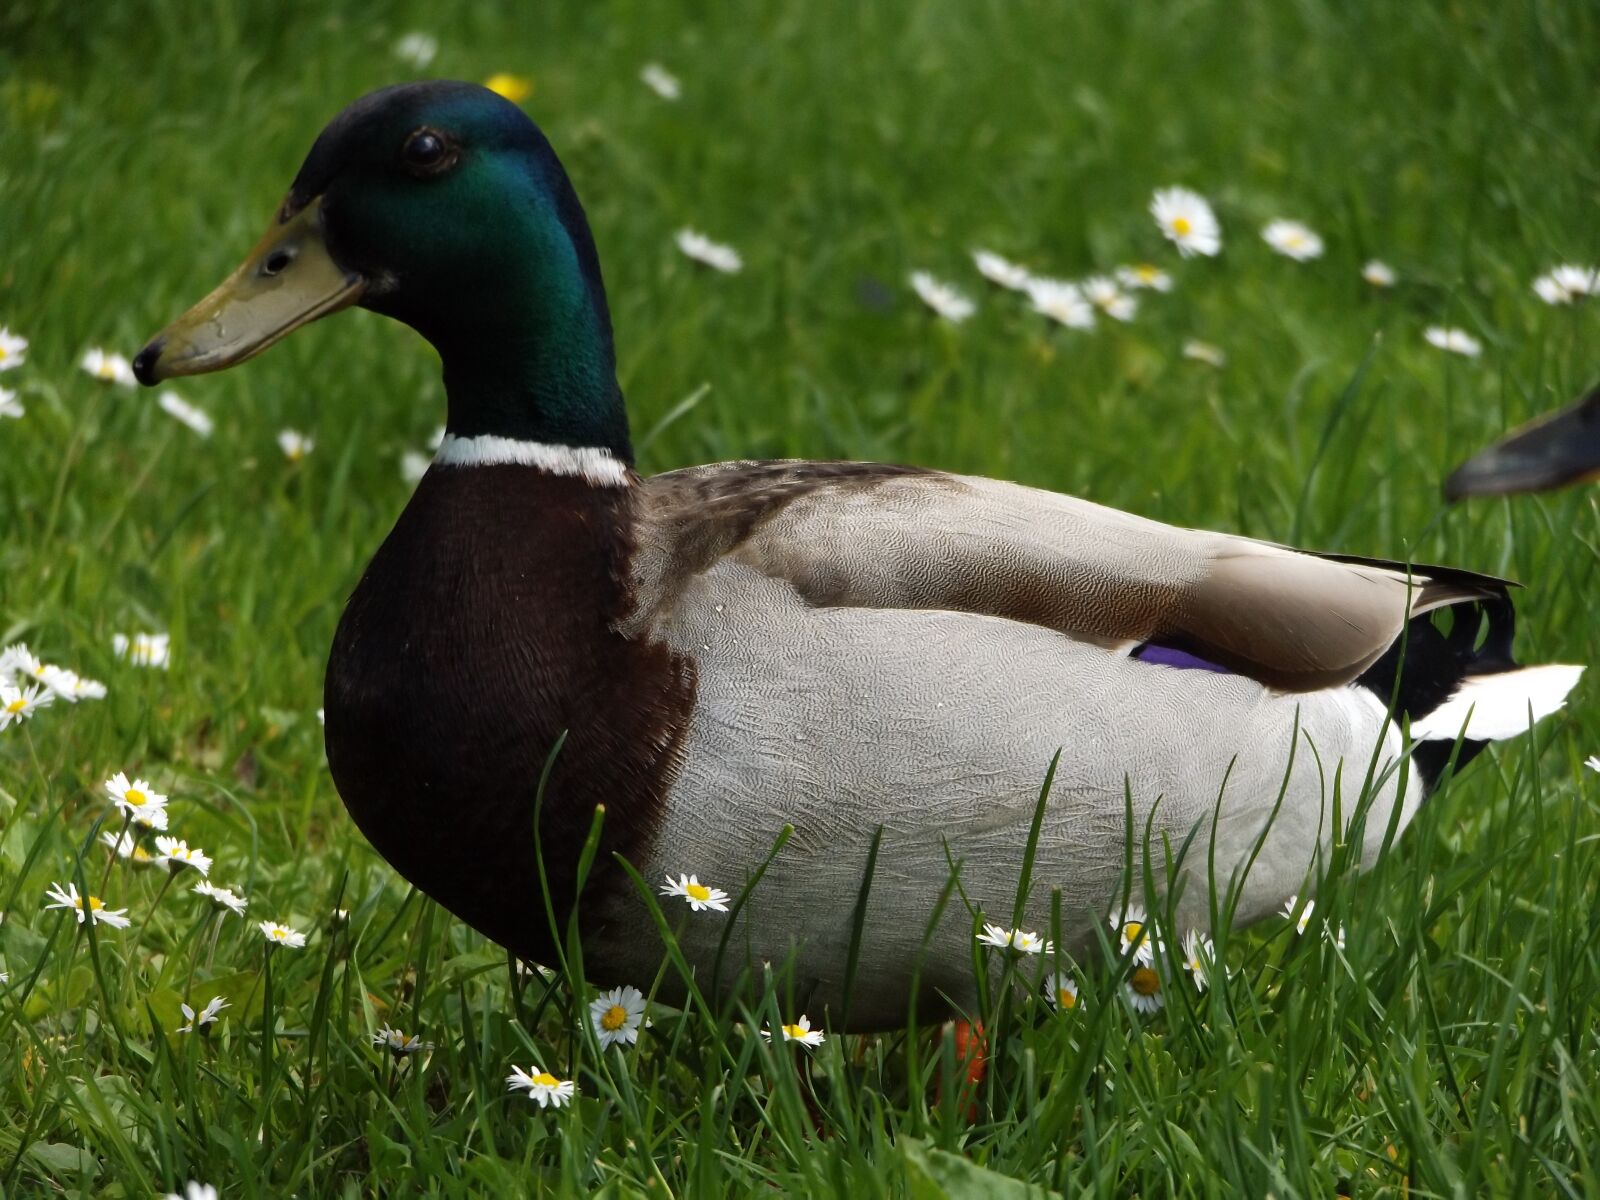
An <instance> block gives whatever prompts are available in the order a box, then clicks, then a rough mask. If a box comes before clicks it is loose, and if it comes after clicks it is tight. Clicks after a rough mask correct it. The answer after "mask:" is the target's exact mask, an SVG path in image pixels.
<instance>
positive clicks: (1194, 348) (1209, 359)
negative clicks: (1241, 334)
mask: <svg viewBox="0 0 1600 1200" xmlns="http://www.w3.org/2000/svg"><path fill="white" fill-rule="evenodd" d="M1183 356H1184V357H1185V358H1188V359H1193V360H1194V361H1195V362H1200V363H1205V364H1206V366H1208V367H1216V368H1217V370H1219V371H1220V370H1221V369H1222V368H1223V367H1225V366H1227V365H1228V355H1227V353H1226V352H1225V351H1224V350H1223V349H1222V347H1221V346H1213V345H1212V344H1211V343H1210V342H1202V341H1201V340H1200V339H1199V338H1190V339H1189V340H1188V341H1186V342H1184V344H1183Z"/></svg>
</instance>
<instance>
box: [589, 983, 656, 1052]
mask: <svg viewBox="0 0 1600 1200" xmlns="http://www.w3.org/2000/svg"><path fill="white" fill-rule="evenodd" d="M644 1007H645V1005H644V994H643V993H642V992H640V991H639V989H638V988H636V987H619V988H612V989H611V990H610V991H609V992H601V993H600V995H599V996H598V997H597V998H595V999H594V1000H591V1001H590V1002H589V1023H590V1024H591V1025H593V1026H594V1035H595V1037H597V1038H599V1039H600V1049H602V1050H609V1049H610V1048H611V1047H612V1046H615V1045H618V1044H626V1045H632V1044H633V1043H634V1042H637V1041H638V1040H639V1026H640V1025H642V1024H643V1023H644Z"/></svg>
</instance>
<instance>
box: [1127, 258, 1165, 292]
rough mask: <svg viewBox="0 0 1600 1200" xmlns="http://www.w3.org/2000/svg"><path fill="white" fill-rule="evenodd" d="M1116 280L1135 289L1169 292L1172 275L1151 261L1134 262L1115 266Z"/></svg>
mask: <svg viewBox="0 0 1600 1200" xmlns="http://www.w3.org/2000/svg"><path fill="white" fill-rule="evenodd" d="M1117 282H1118V283H1120V284H1121V285H1122V286H1123V287H1125V288H1133V289H1134V290H1135V291H1150V292H1170V291H1171V290H1172V276H1171V275H1168V274H1167V273H1166V272H1165V271H1163V270H1162V269H1161V268H1160V267H1158V266H1155V265H1154V264H1152V263H1135V264H1134V265H1133V266H1131V267H1118V268H1117Z"/></svg>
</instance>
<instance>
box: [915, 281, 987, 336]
mask: <svg viewBox="0 0 1600 1200" xmlns="http://www.w3.org/2000/svg"><path fill="white" fill-rule="evenodd" d="M911 290H912V291H914V292H915V293H916V294H917V298H918V299H919V300H921V301H922V302H923V303H924V304H926V305H927V306H928V307H929V308H931V309H933V311H934V312H936V313H938V314H939V315H940V316H941V317H943V318H944V319H945V320H946V321H949V322H950V323H951V324H953V325H959V324H961V322H963V321H965V320H966V319H967V318H968V317H970V316H971V315H972V314H973V313H975V312H977V311H978V306H977V305H976V304H974V303H973V302H972V301H971V300H969V299H967V297H966V296H964V295H962V294H961V293H960V292H959V291H957V290H956V289H955V288H953V287H951V286H950V285H949V284H948V283H945V282H944V281H943V280H941V279H935V278H934V277H933V276H932V275H930V274H928V272H926V271H913V272H911Z"/></svg>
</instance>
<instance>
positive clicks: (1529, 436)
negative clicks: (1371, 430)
mask: <svg viewBox="0 0 1600 1200" xmlns="http://www.w3.org/2000/svg"><path fill="white" fill-rule="evenodd" d="M1595 478H1600V387H1597V388H1595V389H1594V390H1593V391H1591V392H1590V393H1589V394H1588V395H1587V396H1585V397H1584V398H1583V399H1582V400H1579V401H1578V402H1577V403H1576V404H1573V405H1571V406H1569V407H1567V408H1563V409H1562V410H1561V411H1559V412H1554V413H1550V414H1549V415H1547V416H1544V417H1540V418H1539V419H1538V420H1537V421H1533V422H1531V423H1529V424H1527V425H1524V426H1523V427H1522V428H1521V429H1518V430H1516V431H1515V432H1513V433H1511V434H1508V435H1507V436H1506V437H1505V438H1503V439H1501V440H1500V441H1498V442H1496V443H1495V444H1494V445H1492V446H1490V447H1488V448H1487V449H1485V450H1480V451H1479V452H1478V453H1477V454H1474V455H1473V456H1472V457H1471V458H1469V459H1467V461H1466V462H1464V463H1462V464H1461V465H1460V466H1459V467H1457V468H1456V469H1455V470H1454V471H1452V472H1451V474H1450V478H1449V479H1447V480H1445V483H1444V494H1445V496H1446V498H1447V499H1450V500H1462V499H1465V498H1466V497H1467V496H1506V495H1514V494H1516V493H1518V492H1544V491H1549V490H1550V489H1552V488H1559V487H1566V486H1567V485H1569V484H1573V483H1582V482H1583V481H1585V480H1589V479H1595Z"/></svg>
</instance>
